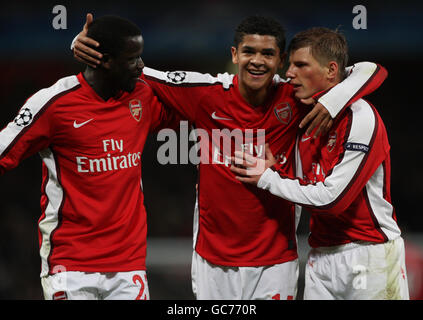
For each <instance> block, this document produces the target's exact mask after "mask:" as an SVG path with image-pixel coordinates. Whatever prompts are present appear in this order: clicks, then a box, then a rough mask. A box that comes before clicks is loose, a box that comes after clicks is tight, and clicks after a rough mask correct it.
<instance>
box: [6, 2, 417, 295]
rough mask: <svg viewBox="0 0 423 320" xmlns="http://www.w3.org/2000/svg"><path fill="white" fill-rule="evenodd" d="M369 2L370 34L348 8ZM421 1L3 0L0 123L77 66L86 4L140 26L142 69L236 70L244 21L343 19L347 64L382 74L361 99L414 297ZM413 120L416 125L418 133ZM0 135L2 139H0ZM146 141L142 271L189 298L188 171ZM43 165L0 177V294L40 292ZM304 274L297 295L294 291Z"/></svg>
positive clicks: (158, 288) (158, 290) (191, 196)
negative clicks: (382, 128) (367, 105)
mask: <svg viewBox="0 0 423 320" xmlns="http://www.w3.org/2000/svg"><path fill="white" fill-rule="evenodd" d="M57 4H61V5H64V6H65V7H66V9H67V29H65V30H55V29H54V28H53V26H52V21H53V18H54V17H55V14H53V13H52V9H53V7H54V6H55V5H57ZM357 4H361V5H364V6H365V7H366V9H367V18H368V20H367V30H355V29H354V28H353V26H352V20H353V18H354V16H355V14H353V13H352V9H353V7H354V6H355V5H357ZM422 9H423V5H422V3H420V2H418V1H414V2H412V1H387V0H385V1H371V2H370V1H360V2H350V1H343V2H342V3H340V1H329V0H322V1H304V0H297V1H293V2H289V1H280V0H279V1H274V0H268V1H265V2H257V1H256V2H253V1H239V2H235V1H223V0H207V1H192V2H191V1H182V2H181V1H173V2H166V1H131V2H129V1H93V0H85V1H60V0H58V1H54V2H53V1H33V2H29V1H8V2H6V3H2V7H1V11H0V70H1V73H2V77H1V80H0V81H1V85H0V92H1V94H0V97H1V105H2V106H1V109H0V127H1V128H2V127H4V126H5V125H6V124H7V123H8V121H10V120H12V119H13V118H14V116H15V115H16V112H17V110H18V109H19V108H20V107H21V105H22V104H23V103H24V101H25V100H26V98H27V97H28V96H30V95H31V94H33V93H34V92H36V91H38V90H39V89H41V88H43V87H46V86H50V85H51V84H52V83H54V82H55V81H56V80H57V79H59V78H61V77H64V76H67V75H69V74H75V73H78V72H79V71H81V70H83V66H82V65H81V64H79V63H77V62H76V61H74V59H73V57H72V53H71V51H70V49H69V47H70V43H71V41H72V39H73V38H74V36H75V35H76V34H77V33H78V32H79V31H80V30H81V28H82V26H83V24H84V22H85V15H86V13H87V12H92V13H93V14H94V17H98V16H101V15H104V14H117V15H121V16H123V17H126V18H128V19H130V20H132V21H134V22H136V23H137V24H138V25H139V26H140V27H141V29H142V31H143V36H144V40H145V50H144V55H143V59H144V61H145V63H146V65H148V66H150V67H154V68H157V69H159V70H195V71H200V72H207V73H211V74H216V73H218V72H224V71H228V70H229V71H230V70H233V69H232V67H231V62H230V47H231V45H232V37H233V30H234V29H235V27H236V26H237V24H238V23H239V22H240V20H241V19H242V18H244V17H245V16H247V15H251V14H263V15H269V16H273V17H275V18H277V19H279V20H280V21H281V22H282V24H283V25H284V27H285V29H286V30H287V39H288V41H289V40H290V39H291V37H292V36H293V34H294V33H296V32H298V31H300V30H303V29H305V28H308V27H311V26H326V27H330V28H337V27H340V28H341V30H342V31H343V32H344V33H345V35H346V36H347V39H348V40H349V44H350V64H352V63H355V62H358V61H364V60H369V61H375V62H378V63H380V64H382V65H384V66H385V67H386V68H387V69H388V71H389V77H388V79H387V80H386V81H385V83H384V84H383V86H382V87H381V88H380V89H379V90H378V91H377V92H375V93H373V94H372V95H371V96H369V98H368V99H369V100H370V101H371V102H372V103H373V104H375V106H376V107H377V108H378V110H379V112H380V114H381V115H382V117H383V119H384V121H385V124H386V127H387V129H388V134H389V137H390V142H391V155H392V166H393V169H392V195H393V202H394V205H395V206H396V211H397V216H398V220H399V224H400V227H401V229H402V231H403V236H404V238H405V241H406V250H407V268H408V276H409V283H410V292H411V297H412V298H413V299H423V216H422V215H421V214H420V210H421V208H420V200H421V199H422V197H423V188H422V186H421V183H422V181H423V174H422V172H423V170H422V168H421V166H420V163H421V162H420V161H421V159H422V156H423V143H422V137H423V135H422V133H421V116H422V115H423V112H422V110H421V104H422V103H421V98H420V96H419V94H421V92H422V91H421V85H420V83H421V80H420V76H421V75H420V74H418V72H422V70H423V68H422V67H423V62H422V53H423V39H422V36H421V31H422V30H423V28H422V27H423V25H422V18H423V10H422ZM419 128H420V129H419ZM0 143H1V142H0ZM158 147H159V144H158V142H157V141H156V138H155V136H152V137H150V139H149V140H148V143H147V145H146V148H145V151H144V154H143V184H144V189H145V197H146V207H147V210H148V228H149V229H148V230H149V236H148V258H147V267H148V271H147V272H148V277H149V286H150V294H151V298H152V299H193V295H192V292H191V282H190V267H191V265H190V263H191V252H192V214H193V208H194V201H195V183H196V170H195V167H194V166H192V165H168V166H160V165H159V164H158V163H157V161H156V150H157V148H158ZM40 166H41V161H40V159H39V157H37V156H34V157H32V158H30V159H28V160H26V161H25V162H24V163H22V164H21V166H19V167H18V168H17V169H15V170H14V171H11V172H8V173H6V174H5V175H4V176H2V177H1V178H0V197H1V201H0V299H42V290H41V285H40V280H39V271H40V260H39V256H38V235H37V221H38V218H39V215H40V209H39V196H40V177H41V172H40ZM307 232H308V215H307V213H305V214H304V215H303V217H302V220H301V222H300V227H299V231H298V235H299V251H300V261H301V270H302V269H303V267H304V261H305V259H306V255H307V251H308V247H307V243H306V236H307ZM302 285H303V272H301V277H300V287H299V297H298V298H300V299H301V298H302Z"/></svg>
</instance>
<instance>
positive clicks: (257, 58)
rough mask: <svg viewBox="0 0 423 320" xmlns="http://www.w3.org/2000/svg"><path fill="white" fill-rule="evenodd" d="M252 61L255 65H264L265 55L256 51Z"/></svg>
mask: <svg viewBox="0 0 423 320" xmlns="http://www.w3.org/2000/svg"><path fill="white" fill-rule="evenodd" d="M251 63H252V64H254V65H262V64H264V62H263V56H262V55H261V54H260V53H256V54H255V55H253V56H252V57H251Z"/></svg>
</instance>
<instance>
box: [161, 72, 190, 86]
mask: <svg viewBox="0 0 423 320" xmlns="http://www.w3.org/2000/svg"><path fill="white" fill-rule="evenodd" d="M166 76H167V78H168V79H169V81H170V82H172V83H181V82H183V81H184V80H185V77H186V76H187V73H186V72H185V71H172V72H168V73H167V75H166Z"/></svg>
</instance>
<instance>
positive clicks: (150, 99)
mask: <svg viewBox="0 0 423 320" xmlns="http://www.w3.org/2000/svg"><path fill="white" fill-rule="evenodd" d="M147 86H148V85H147ZM146 94H147V97H146V99H144V101H146V102H147V103H148V105H147V106H146V107H147V108H148V112H149V113H150V115H151V122H150V130H149V131H150V132H158V131H159V130H161V129H164V128H171V129H174V130H176V129H178V128H179V127H178V126H179V122H180V121H181V120H183V117H182V116H181V115H180V114H179V113H178V112H177V111H176V110H175V109H172V108H169V107H167V106H166V105H164V104H163V103H162V102H161V101H160V100H159V99H158V98H157V96H156V95H155V94H154V93H153V91H152V89H151V88H150V87H148V88H147V90H146Z"/></svg>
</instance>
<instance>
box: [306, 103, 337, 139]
mask: <svg viewBox="0 0 423 320" xmlns="http://www.w3.org/2000/svg"><path fill="white" fill-rule="evenodd" d="M301 102H302V103H304V104H307V105H314V107H313V109H312V110H311V111H310V112H309V113H308V114H307V115H306V116H305V117H304V119H303V120H302V121H301V123H300V128H305V127H306V126H307V124H308V123H310V122H311V123H310V124H309V126H308V128H307V130H306V132H305V134H306V135H307V136H309V135H310V134H311V133H312V132H313V130H314V129H315V128H316V127H317V129H316V132H315V133H314V135H313V137H314V138H317V137H318V136H319V135H320V134H325V133H326V132H328V131H329V129H330V128H331V127H332V124H333V119H332V117H331V115H330V113H329V111H328V110H327V109H326V108H325V107H324V106H323V105H322V104H321V103H320V102H317V103H315V101H314V99H313V98H309V99H301Z"/></svg>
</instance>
